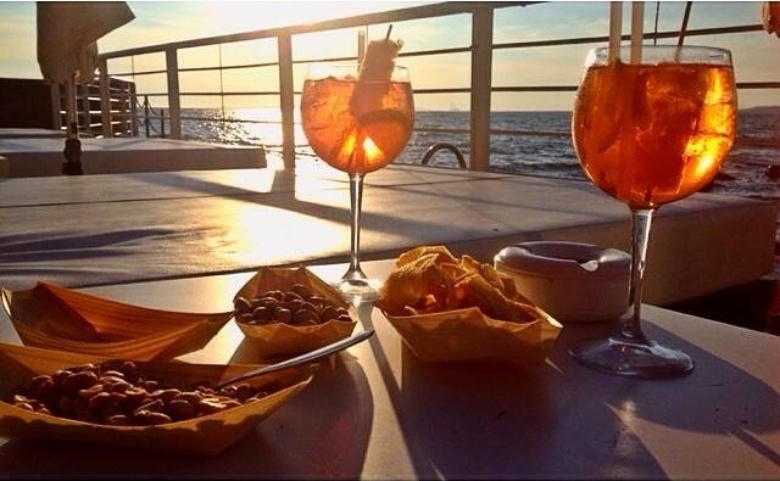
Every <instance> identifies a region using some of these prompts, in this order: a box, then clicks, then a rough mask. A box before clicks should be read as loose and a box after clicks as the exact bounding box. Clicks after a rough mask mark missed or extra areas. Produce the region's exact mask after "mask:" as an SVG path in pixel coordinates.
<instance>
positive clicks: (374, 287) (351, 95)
mask: <svg viewBox="0 0 780 481" xmlns="http://www.w3.org/2000/svg"><path fill="white" fill-rule="evenodd" d="M360 73H361V71H360V70H359V65H358V63H356V62H332V63H316V64H312V65H311V66H310V67H309V71H308V73H307V76H306V80H305V82H304V86H303V94H302V97H301V119H302V124H303V131H304V133H305V134H306V138H307V139H308V141H309V145H310V146H311V148H312V149H313V150H314V152H315V153H316V154H317V156H319V157H320V158H321V159H322V160H324V161H325V162H326V163H328V164H329V165H330V166H332V167H334V168H336V169H338V170H341V171H344V172H346V173H347V174H348V175H349V186H350V204H351V214H352V215H351V243H350V246H351V254H350V262H349V268H348V270H347V272H346V273H345V274H344V276H343V277H342V278H341V280H340V281H339V282H338V283H337V285H336V288H337V289H338V290H339V291H340V292H341V294H342V296H343V297H344V298H345V299H347V300H348V301H351V302H356V301H357V302H360V301H371V300H375V299H376V298H377V296H378V292H379V291H378V289H379V287H380V285H381V281H380V280H378V279H369V278H368V277H367V276H366V274H365V273H364V272H363V270H362V269H361V267H360V224H361V221H360V214H361V204H362V198H363V179H364V177H365V176H366V174H368V173H370V172H373V171H375V170H378V169H381V168H382V167H385V166H386V165H387V164H389V163H390V162H392V161H393V159H395V158H396V157H397V156H398V154H400V153H401V151H402V150H403V149H404V147H405V146H406V143H407V142H408V141H409V138H410V136H411V134H412V128H413V126H414V102H413V99H412V87H411V83H410V80H409V72H408V70H407V69H406V68H405V67H401V66H398V65H394V64H390V65H389V68H388V69H387V72H386V74H387V75H381V76H380V78H376V77H370V78H363V77H366V76H365V75H364V76H363V77H361V76H360Z"/></svg>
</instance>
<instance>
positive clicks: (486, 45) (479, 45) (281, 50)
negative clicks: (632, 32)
mask: <svg viewBox="0 0 780 481" xmlns="http://www.w3.org/2000/svg"><path fill="white" fill-rule="evenodd" d="M539 3H546V2H445V3H437V4H430V5H424V6H419V7H411V8H404V9H398V10H391V11H387V12H379V13H372V14H366V15H360V16H354V17H346V18H340V19H335V20H329V21H323V22H318V23H312V24H306V25H296V26H290V27H283V28H272V29H265V30H257V31H251V32H245V33H238V34H231V35H222V36H216V37H209V38H201V39H195V40H189V41H182V42H174V43H168V44H163V45H155V46H147V47H141V48H134V49H128V50H122V51H115V52H108V53H103V54H101V56H100V63H99V68H100V76H101V81H102V80H104V79H108V78H109V71H108V62H109V60H117V59H122V58H130V59H131V62H132V60H133V59H134V58H135V57H136V56H141V55H147V54H164V56H165V68H164V69H151V70H145V71H135V70H134V69H133V70H131V71H127V72H116V73H115V72H111V73H110V75H111V76H112V77H116V76H120V77H127V76H132V77H133V78H136V77H140V76H150V75H165V77H166V85H167V88H166V90H165V91H160V92H140V91H139V92H137V95H139V96H144V97H146V98H150V97H151V98H155V97H158V98H159V97H162V98H164V99H165V100H167V104H168V108H167V115H168V127H169V136H170V137H171V138H174V139H178V138H181V136H182V129H181V125H182V118H183V117H182V108H181V105H182V102H181V100H182V97H188V96H199V97H203V96H206V97H219V98H220V99H221V101H222V103H223V106H224V99H225V98H226V97H231V96H278V98H279V108H280V111H281V130H282V159H283V162H284V166H285V167H294V165H295V139H294V116H293V110H294V96H295V95H297V94H300V92H296V91H294V87H293V66H294V65H296V64H305V63H311V62H317V61H325V60H331V61H332V60H355V59H357V53H356V54H355V55H354V56H344V57H335V58H319V59H307V60H300V59H294V58H293V54H292V39H293V38H294V37H295V36H296V35H303V34H309V33H315V32H325V31H332V30H339V29H346V28H365V27H367V26H370V25H376V24H385V23H393V22H402V21H407V20H419V19H428V18H434V17H443V16H450V15H459V14H468V15H470V16H471V43H470V45H468V46H463V47H452V48H445V49H436V50H420V51H413V52H402V53H401V54H400V56H401V57H420V56H434V55H445V54H454V53H468V54H469V55H470V60H471V73H470V82H469V85H468V86H466V87H455V88H414V93H415V95H417V94H458V93H466V94H469V96H470V124H469V129H441V128H438V129H437V128H415V131H418V132H438V133H442V132H447V133H462V134H469V161H468V168H469V169H472V170H483V171H484V170H488V168H489V167H490V166H489V152H490V137H491V135H543V136H544V135H546V136H563V135H569V134H568V133H561V132H540V131H528V130H511V129H509V130H508V129H491V126H490V113H491V94H493V93H500V92H513V93H520V92H535V93H541V92H574V91H576V88H577V87H576V85H542V86H528V85H514V86H494V85H493V82H492V73H491V72H492V67H493V52H494V51H497V50H506V49H528V48H539V47H552V46H565V45H576V44H589V43H593V44H597V43H601V44H604V43H606V42H608V37H607V36H606V35H605V36H597V37H580V38H565V39H552V40H543V41H525V42H507V43H494V41H493V23H494V10H496V9H504V8H514V7H528V6H531V5H535V4H539ZM762 30H763V27H762V25H761V24H754V25H741V26H731V27H724V28H703V29H692V30H687V32H686V37H696V36H705V35H715V34H717V35H722V34H738V33H746V32H759V31H762ZM678 35H679V32H678V31H676V30H675V31H664V32H650V33H645V35H644V38H645V40H654V41H655V40H657V39H662V38H676V37H677V36H678ZM356 37H357V36H356ZM623 38H624V40H628V39H629V36H628V35H625V36H624V37H623ZM258 39H275V40H276V43H277V60H276V61H271V62H260V63H253V64H241V65H230V66H224V65H222V64H221V49H222V46H223V45H227V44H231V43H235V42H243V41H248V40H258ZM204 46H219V48H220V63H219V65H214V66H205V67H190V68H182V67H180V66H179V52H180V51H182V50H184V49H191V48H195V47H204ZM356 52H357V49H356ZM248 68H275V69H276V70H277V73H278V81H279V89H278V90H268V91H227V92H226V91H224V90H223V88H222V86H221V84H220V91H219V92H215V91H205V92H200V91H197V92H195V91H182V89H181V88H180V78H179V77H180V74H182V73H193V72H212V71H218V72H219V73H220V79H221V75H222V73H223V72H224V71H228V70H235V69H248ZM737 87H738V89H780V82H740V83H738V84H737ZM104 105H105V104H104ZM112 114H114V113H112V112H107V111H105V110H104V112H103V115H104V118H105V120H104V122H103V125H104V129H106V130H104V135H106V136H111V135H112V132H111V131H110V128H111V125H112V124H111V122H110V121H107V120H110V116H111V115H112ZM132 115H137V113H136V112H133V113H132ZM209 120H215V119H209ZM223 120H224V119H223ZM226 121H227V120H226ZM229 121H236V119H231V120H229ZM134 123H135V122H134Z"/></svg>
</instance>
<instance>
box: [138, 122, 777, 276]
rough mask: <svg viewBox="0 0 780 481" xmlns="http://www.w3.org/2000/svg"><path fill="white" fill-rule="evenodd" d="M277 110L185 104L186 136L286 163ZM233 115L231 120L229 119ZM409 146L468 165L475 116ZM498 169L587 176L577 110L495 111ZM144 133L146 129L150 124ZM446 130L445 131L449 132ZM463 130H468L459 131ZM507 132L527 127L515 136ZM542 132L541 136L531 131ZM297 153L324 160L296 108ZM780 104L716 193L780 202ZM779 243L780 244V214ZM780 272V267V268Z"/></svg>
mask: <svg viewBox="0 0 780 481" xmlns="http://www.w3.org/2000/svg"><path fill="white" fill-rule="evenodd" d="M279 115H280V114H279V112H278V110H277V109H238V110H228V111H223V110H221V109H183V111H182V137H183V138H185V139H190V140H199V141H205V142H216V143H223V144H234V145H258V146H262V147H263V148H264V149H265V150H266V152H267V156H268V158H269V162H274V161H276V162H279V163H280V162H281V160H280V159H281V150H282V133H281V126H280V124H279V121H280V116H279ZM225 120H227V121H225ZM415 129H417V130H416V131H415V132H414V133H413V135H412V138H411V140H410V141H409V144H408V145H407V147H406V148H405V149H404V151H403V152H402V154H401V155H400V156H399V158H397V159H396V160H395V162H396V163H406V164H419V163H421V162H422V159H423V158H424V156H425V154H426V152H427V151H428V149H430V148H431V147H432V146H433V145H436V144H440V143H445V144H450V145H453V146H455V147H456V148H457V149H458V150H460V151H461V152H462V154H463V156H464V157H465V158H466V161H467V162H468V156H469V133H468V129H469V113H468V112H462V111H420V112H417V113H416V115H415ZM491 129H492V130H493V131H497V132H499V133H498V134H493V135H491V139H490V169H491V170H495V171H501V172H511V173H517V174H525V175H539V176H546V177H554V178H565V179H578V180H584V179H585V176H584V174H583V172H582V170H581V168H580V166H579V163H578V161H577V157H576V154H575V152H574V147H573V144H572V140H571V113H570V112H493V113H492V114H491ZM141 130H142V135H143V132H144V131H145V129H144V128H143V121H142V128H141ZM441 130H444V131H441ZM454 130H462V131H463V132H453V131H454ZM161 131H162V126H161V125H160V123H159V119H156V120H151V121H150V122H149V135H150V136H152V137H154V136H159V135H160V134H161ZM505 131H521V132H523V134H522V135H510V134H509V133H505ZM529 132H535V133H538V134H539V135H530V134H529ZM295 144H296V145H295V151H296V158H297V161H299V162H307V161H308V162H316V161H317V159H316V156H315V155H314V153H313V152H312V150H311V148H309V146H308V144H307V142H306V137H305V136H304V135H303V130H302V129H301V128H300V123H299V118H298V116H297V112H296V124H295ZM429 165H447V166H457V160H456V157H455V156H454V155H453V154H452V153H451V152H449V151H448V150H440V151H438V152H436V154H434V155H433V156H432V157H431V159H430V161H429ZM777 171H780V107H758V108H753V109H746V110H741V111H740V112H739V117H738V136H737V141H736V143H735V145H734V147H733V149H732V151H731V153H730V154H729V156H728V157H727V159H726V161H725V163H724V164H723V167H722V169H721V172H720V174H718V176H717V177H716V179H715V180H714V181H713V182H712V184H711V185H710V186H709V187H708V188H707V189H706V190H707V191H709V192H713V193H720V194H727V195H739V196H746V197H752V198H758V199H766V200H772V201H775V202H777V203H778V205H780V173H778V172H777ZM777 242H778V245H780V216H779V217H778V229H777ZM775 270H776V271H777V270H778V269H777V268H776V269H775Z"/></svg>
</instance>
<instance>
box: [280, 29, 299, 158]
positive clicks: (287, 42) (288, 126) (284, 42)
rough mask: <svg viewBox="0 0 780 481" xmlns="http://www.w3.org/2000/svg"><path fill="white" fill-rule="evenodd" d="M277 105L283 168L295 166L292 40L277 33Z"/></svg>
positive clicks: (286, 34) (288, 36)
mask: <svg viewBox="0 0 780 481" xmlns="http://www.w3.org/2000/svg"><path fill="white" fill-rule="evenodd" d="M277 48H278V50H279V107H280V109H281V111H282V160H283V161H284V168H285V169H293V168H295V115H294V112H293V110H294V109H295V93H294V88H293V68H292V66H293V62H292V40H291V38H290V34H289V33H285V34H281V35H279V37H278V39H277Z"/></svg>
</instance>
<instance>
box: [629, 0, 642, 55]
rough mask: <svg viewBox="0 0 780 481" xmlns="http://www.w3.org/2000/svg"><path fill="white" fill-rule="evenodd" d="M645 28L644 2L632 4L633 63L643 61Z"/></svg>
mask: <svg viewBox="0 0 780 481" xmlns="http://www.w3.org/2000/svg"><path fill="white" fill-rule="evenodd" d="M644 26H645V4H644V2H633V3H632V4H631V63H639V62H641V61H642V37H643V35H644Z"/></svg>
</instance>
